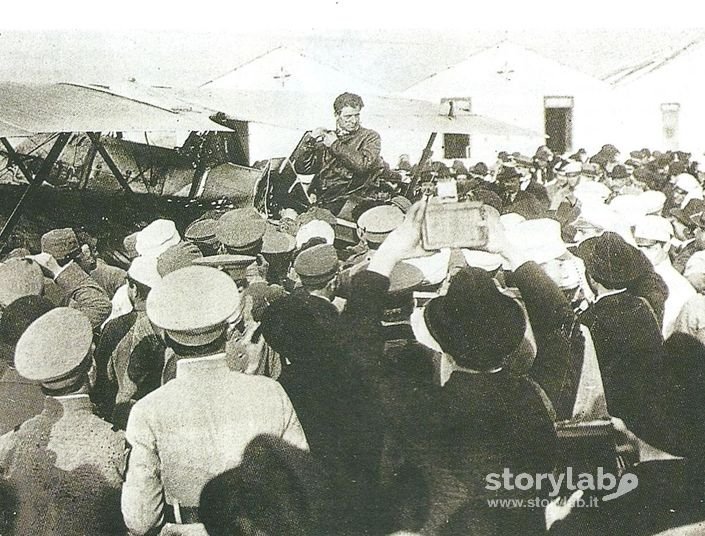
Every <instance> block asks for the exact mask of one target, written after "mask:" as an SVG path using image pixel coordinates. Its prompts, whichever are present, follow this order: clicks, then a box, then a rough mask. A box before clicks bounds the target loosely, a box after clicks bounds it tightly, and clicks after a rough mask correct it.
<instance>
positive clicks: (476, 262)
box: [460, 249, 502, 272]
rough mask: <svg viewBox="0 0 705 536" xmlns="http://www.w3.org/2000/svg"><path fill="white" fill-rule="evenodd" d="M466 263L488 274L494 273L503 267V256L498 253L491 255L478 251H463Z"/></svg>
mask: <svg viewBox="0 0 705 536" xmlns="http://www.w3.org/2000/svg"><path fill="white" fill-rule="evenodd" d="M460 251H462V252H463V257H465V262H467V263H468V266H474V267H475V268H482V269H483V270H485V271H487V272H494V271H495V270H496V269H498V268H499V267H500V266H502V256H501V255H499V254H497V253H489V252H487V251H480V250H478V249H461V250H460Z"/></svg>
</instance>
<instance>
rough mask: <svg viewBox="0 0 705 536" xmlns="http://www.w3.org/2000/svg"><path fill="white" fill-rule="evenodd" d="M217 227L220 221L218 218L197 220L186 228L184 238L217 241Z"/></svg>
mask: <svg viewBox="0 0 705 536" xmlns="http://www.w3.org/2000/svg"><path fill="white" fill-rule="evenodd" d="M217 227H218V222H217V221H216V220H211V219H204V220H197V221H195V222H193V223H192V224H191V225H189V226H188V227H187V228H186V232H185V233H184V238H185V239H186V240H191V241H193V242H206V243H212V242H216V238H215V231H216V229H217Z"/></svg>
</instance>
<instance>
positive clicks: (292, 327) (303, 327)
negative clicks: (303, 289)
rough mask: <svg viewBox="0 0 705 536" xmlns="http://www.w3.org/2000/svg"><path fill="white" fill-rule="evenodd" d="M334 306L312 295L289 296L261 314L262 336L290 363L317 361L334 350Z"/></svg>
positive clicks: (335, 325) (326, 356) (321, 360)
mask: <svg viewBox="0 0 705 536" xmlns="http://www.w3.org/2000/svg"><path fill="white" fill-rule="evenodd" d="M337 324H338V314H337V312H336V310H335V306H334V305H333V304H331V303H328V302H326V301H325V300H322V299H320V298H317V297H315V296H310V297H307V296H304V295H290V296H286V297H284V298H281V299H279V300H277V301H275V302H274V303H272V304H271V305H269V307H267V308H266V309H265V310H264V312H263V314H262V324H261V326H260V329H261V332H262V336H263V337H264V339H265V341H267V344H269V345H270V346H271V347H272V349H273V350H274V351H276V352H277V353H279V354H281V355H282V356H283V357H285V358H287V359H289V361H291V362H292V363H295V364H302V363H320V362H323V361H325V360H326V358H328V357H329V356H330V355H331V354H332V353H333V352H334V351H335V349H336V344H335V341H334V339H335V336H336V333H337Z"/></svg>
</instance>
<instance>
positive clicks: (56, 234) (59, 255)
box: [41, 227, 80, 262]
mask: <svg viewBox="0 0 705 536" xmlns="http://www.w3.org/2000/svg"><path fill="white" fill-rule="evenodd" d="M41 244H42V251H43V252H44V253H49V254H50V255H51V256H52V257H54V258H55V259H56V260H57V261H59V262H61V261H63V260H66V259H68V258H69V257H71V256H72V255H75V254H76V253H78V251H79V249H80V246H79V245H78V238H76V233H75V232H74V230H73V229H71V228H69V227H67V228H64V229H53V230H51V231H49V232H48V233H45V234H44V235H43V236H42V240H41Z"/></svg>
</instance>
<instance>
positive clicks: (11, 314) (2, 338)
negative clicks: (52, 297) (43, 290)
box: [0, 296, 54, 364]
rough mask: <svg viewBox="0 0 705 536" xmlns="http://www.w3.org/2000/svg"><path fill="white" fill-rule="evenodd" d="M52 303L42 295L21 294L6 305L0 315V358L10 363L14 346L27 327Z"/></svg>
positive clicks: (50, 306)
mask: <svg viewBox="0 0 705 536" xmlns="http://www.w3.org/2000/svg"><path fill="white" fill-rule="evenodd" d="M53 308H54V305H53V304H52V303H51V302H50V301H49V300H48V299H46V298H44V297H43V296H23V297H22V298H19V299H17V300H15V301H13V302H12V303H11V304H10V305H8V306H7V307H6V308H5V309H4V310H3V312H2V316H0V360H2V361H4V362H6V363H8V364H12V362H13V359H14V354H15V346H17V341H19V340H20V337H21V336H22V334H23V333H24V332H25V331H27V328H28V327H29V326H30V325H31V324H32V322H34V321H35V320H37V319H38V318H39V317H40V316H42V315H43V314H45V313H48V312H49V311H50V310H51V309H53Z"/></svg>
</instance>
